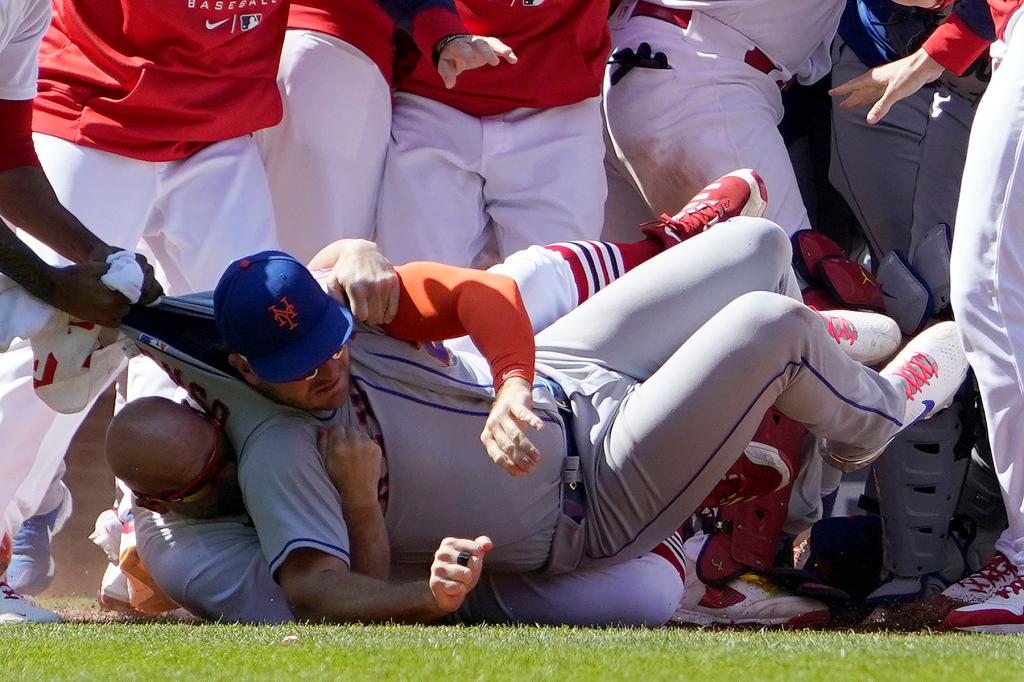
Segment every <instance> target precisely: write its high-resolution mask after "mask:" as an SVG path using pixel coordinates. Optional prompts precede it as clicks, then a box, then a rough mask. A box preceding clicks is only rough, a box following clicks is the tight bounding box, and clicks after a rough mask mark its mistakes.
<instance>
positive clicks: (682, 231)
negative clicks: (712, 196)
mask: <svg viewBox="0 0 1024 682" xmlns="http://www.w3.org/2000/svg"><path fill="white" fill-rule="evenodd" d="M725 211H726V206H725V204H724V203H723V202H721V201H712V202H708V201H702V202H700V203H699V204H694V205H692V206H688V207H686V208H684V209H683V210H682V211H680V212H679V213H677V214H676V215H674V216H671V215H669V214H667V213H662V214H661V215H660V216H658V219H657V220H649V221H647V222H646V223H642V224H641V225H640V227H641V228H648V229H655V230H667V231H669V232H671V233H673V234H675V235H676V236H677V237H678V238H679V239H680V240H681V241H682V240H686V239H689V238H690V237H694V236H696V235H698V234H700V233H701V232H703V231H705V230H707V229H708V228H709V227H711V226H713V225H715V224H716V223H717V222H719V221H720V220H721V219H722V218H723V217H725Z"/></svg>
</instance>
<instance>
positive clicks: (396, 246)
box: [377, 93, 607, 266]
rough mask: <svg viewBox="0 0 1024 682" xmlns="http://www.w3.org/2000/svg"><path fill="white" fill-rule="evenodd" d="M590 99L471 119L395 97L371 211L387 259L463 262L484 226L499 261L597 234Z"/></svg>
mask: <svg viewBox="0 0 1024 682" xmlns="http://www.w3.org/2000/svg"><path fill="white" fill-rule="evenodd" d="M603 159H604V140H603V137H602V129H601V111H600V105H599V103H598V99H597V98H593V99H589V100H584V101H582V102H579V103H577V104H571V105H568V106H564V107H556V108H553V109H539V110H538V109H516V110H514V111H511V112H509V113H507V114H502V115H499V116H488V117H484V118H480V117H477V116H470V115H468V114H465V113H463V112H461V111H458V110H457V109H453V108H452V107H449V106H447V105H444V104H441V103H439V102H435V101H433V100H430V99H427V98H425V97H418V96H416V95H410V94H408V93H398V95H396V97H395V108H394V116H393V118H392V130H391V144H390V146H389V148H388V153H387V160H386V162H385V165H384V181H383V184H382V186H381V192H380V202H379V205H378V212H377V243H378V245H379V246H380V248H381V250H382V251H383V252H384V255H386V256H387V257H388V258H389V259H391V261H392V262H394V263H396V264H400V263H408V262H410V261H416V260H430V261H438V262H441V263H448V264H450V265H460V266H469V265H471V264H473V262H474V260H475V259H476V257H477V256H478V255H480V252H481V250H482V249H483V247H484V245H485V244H486V242H487V237H488V234H487V232H486V230H487V228H488V227H490V226H493V228H494V230H495V233H496V237H497V243H498V248H499V251H500V254H501V256H502V257H504V256H505V255H508V254H510V253H513V252H515V251H518V250H520V249H525V248H526V247H528V246H530V245H531V244H547V243H549V242H556V241H568V240H573V239H596V238H597V237H598V235H599V234H600V233H601V226H602V222H603V214H604V201H605V195H606V193H607V189H606V184H605V177H604V167H603Z"/></svg>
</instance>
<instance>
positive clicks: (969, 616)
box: [945, 576, 1024, 634]
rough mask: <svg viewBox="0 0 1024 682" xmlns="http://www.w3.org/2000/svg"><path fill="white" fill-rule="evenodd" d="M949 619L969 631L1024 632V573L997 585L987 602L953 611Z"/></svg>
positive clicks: (950, 623) (952, 623)
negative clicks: (1022, 575)
mask: <svg viewBox="0 0 1024 682" xmlns="http://www.w3.org/2000/svg"><path fill="white" fill-rule="evenodd" d="M945 623H946V625H947V626H948V627H951V628H954V629H956V630H963V631H965V632H990V633H996V634H1014V633H1018V632H1024V577H1021V576H1018V577H1017V578H1014V579H1013V580H1011V581H1010V582H1008V583H1006V584H1005V585H1003V586H1001V587H998V588H996V589H995V590H993V591H992V594H991V595H989V597H988V599H986V600H985V601H983V602H980V603H977V604H969V605H967V606H962V607H960V608H958V609H956V610H954V611H951V612H950V613H949V614H948V615H947V616H946V620H945Z"/></svg>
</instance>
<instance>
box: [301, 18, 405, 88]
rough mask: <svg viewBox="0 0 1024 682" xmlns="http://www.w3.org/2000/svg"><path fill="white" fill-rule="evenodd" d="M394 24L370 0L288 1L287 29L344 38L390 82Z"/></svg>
mask: <svg viewBox="0 0 1024 682" xmlns="http://www.w3.org/2000/svg"><path fill="white" fill-rule="evenodd" d="M394 27H395V24H394V22H393V21H391V17H389V16H388V15H387V13H385V12H384V10H382V9H381V8H380V7H379V6H378V5H377V3H376V2H374V1H373V0H347V1H346V2H339V1H338V0H292V3H291V9H290V10H289V12H288V28H302V29H307V30H310V31H319V32H320V33H326V34H327V35H330V36H334V37H335V38H340V39H341V40H344V41H345V42H346V43H348V44H349V45H351V46H353V47H354V48H356V49H357V50H359V51H360V52H362V53H363V54H365V55H366V56H367V57H369V58H370V59H372V60H373V62H374V63H375V64H376V65H377V67H378V68H379V69H380V72H381V73H382V74H383V75H384V78H385V79H387V81H388V82H389V83H390V82H391V64H392V62H393V61H394V49H393V47H392V44H393V40H392V36H393V34H394Z"/></svg>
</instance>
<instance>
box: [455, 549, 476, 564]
mask: <svg viewBox="0 0 1024 682" xmlns="http://www.w3.org/2000/svg"><path fill="white" fill-rule="evenodd" d="M472 558H473V555H472V554H471V553H469V552H467V551H465V550H463V551H461V552H459V554H458V556H456V557H455V563H457V564H458V565H459V566H469V560H470V559H472Z"/></svg>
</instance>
